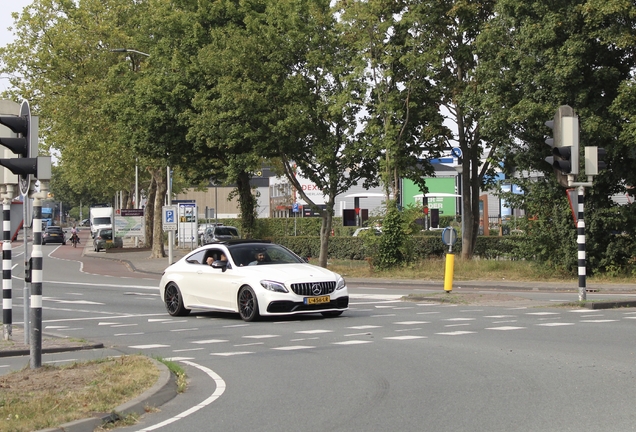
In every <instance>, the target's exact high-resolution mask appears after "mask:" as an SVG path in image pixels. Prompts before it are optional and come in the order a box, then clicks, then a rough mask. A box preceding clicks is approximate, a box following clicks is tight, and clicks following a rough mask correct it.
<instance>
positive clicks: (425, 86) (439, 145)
mask: <svg viewBox="0 0 636 432" xmlns="http://www.w3.org/2000/svg"><path fill="white" fill-rule="evenodd" d="M342 4H343V9H344V11H345V12H344V14H343V19H344V20H346V21H349V22H351V23H352V26H353V27H354V28H355V29H357V38H358V40H359V41H360V48H361V49H360V51H361V53H362V54H363V55H364V58H365V59H367V64H368V70H369V75H370V80H371V82H372V91H371V99H370V103H369V104H368V106H367V110H368V112H369V121H368V122H367V124H366V128H365V133H367V134H368V135H369V136H370V137H372V140H373V141H374V142H376V145H378V146H379V147H380V148H382V149H383V152H384V160H383V172H384V175H383V178H384V181H385V184H387V185H388V186H389V189H390V190H393V191H394V192H395V191H397V190H398V188H397V182H398V180H399V178H400V177H406V178H411V179H412V180H413V181H414V182H415V183H416V184H418V185H420V188H421V190H422V191H424V192H426V191H427V189H426V185H425V183H424V179H423V176H424V175H430V174H431V172H432V168H431V166H430V164H428V163H427V161H426V160H425V159H427V158H434V157H436V156H437V155H438V154H439V152H440V151H441V150H442V149H443V148H450V147H451V146H452V145H453V142H454V143H456V144H455V145H456V146H459V148H460V149H461V150H462V153H463V172H462V174H461V178H462V180H461V181H462V185H463V187H462V191H463V198H462V199H463V201H464V206H463V207H464V214H463V215H462V217H463V218H465V220H466V223H465V224H464V228H465V229H464V231H463V232H462V257H464V258H470V257H472V254H473V250H474V245H475V242H476V239H477V231H478V225H479V190H480V186H482V185H483V184H484V182H485V179H486V178H487V177H486V174H487V173H489V170H490V168H491V167H490V165H489V163H486V164H484V165H481V163H480V162H481V157H482V154H483V153H484V147H485V145H484V137H483V135H482V134H481V132H480V127H479V125H480V121H481V117H482V113H481V111H480V110H479V107H478V106H477V105H475V104H472V103H470V99H469V97H468V96H469V95H470V94H471V93H473V92H474V91H475V81H474V71H475V67H476V64H477V58H476V56H475V49H474V43H475V38H476V37H477V35H478V34H479V31H480V29H481V26H482V25H483V24H484V23H485V22H486V21H487V20H488V19H489V18H490V16H491V15H492V8H493V4H494V2H492V1H480V2H473V1H442V2H439V1H410V0H403V1H399V2H393V1H385V0H370V1H366V2H342ZM445 120H450V121H451V122H452V123H453V124H454V128H455V129H456V132H455V133H454V132H453V131H451V130H450V129H449V128H448V127H446V126H445V124H444V123H445ZM492 144H493V143H491V145H492ZM418 159H419V160H420V161H422V167H421V168H420V170H419V172H418V170H416V169H415V168H416V167H418V165H417V164H416V163H415V162H416V161H417V160H418ZM422 159H424V160H422ZM396 196H397V195H396Z"/></svg>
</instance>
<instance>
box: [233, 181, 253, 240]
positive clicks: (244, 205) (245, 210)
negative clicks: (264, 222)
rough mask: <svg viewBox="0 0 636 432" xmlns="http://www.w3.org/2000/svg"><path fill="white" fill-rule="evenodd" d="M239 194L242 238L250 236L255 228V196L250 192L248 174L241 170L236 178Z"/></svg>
mask: <svg viewBox="0 0 636 432" xmlns="http://www.w3.org/2000/svg"><path fill="white" fill-rule="evenodd" d="M236 188H237V190H238V194H239V202H238V204H239V208H240V209H241V228H242V231H243V232H242V236H243V238H247V239H249V238H252V237H253V236H254V231H255V228H256V198H255V197H254V194H252V186H251V185H250V175H249V173H247V172H241V173H240V174H239V175H238V177H237V179H236Z"/></svg>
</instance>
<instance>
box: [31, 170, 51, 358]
mask: <svg viewBox="0 0 636 432" xmlns="http://www.w3.org/2000/svg"><path fill="white" fill-rule="evenodd" d="M47 191H48V181H40V191H39V192H36V193H34V194H33V249H32V251H31V266H30V271H31V344H30V354H31V363H30V364H31V369H37V368H39V367H40V366H42V279H43V274H42V195H43V194H44V195H46V193H47Z"/></svg>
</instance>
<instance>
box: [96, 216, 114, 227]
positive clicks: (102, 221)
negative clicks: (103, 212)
mask: <svg viewBox="0 0 636 432" xmlns="http://www.w3.org/2000/svg"><path fill="white" fill-rule="evenodd" d="M110 223H111V221H110V218H109V217H96V218H95V219H93V225H110Z"/></svg>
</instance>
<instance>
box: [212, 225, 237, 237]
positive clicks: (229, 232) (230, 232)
mask: <svg viewBox="0 0 636 432" xmlns="http://www.w3.org/2000/svg"><path fill="white" fill-rule="evenodd" d="M214 231H215V233H216V235H217V236H228V237H238V236H239V235H238V231H237V230H236V229H234V228H230V227H216V229H215V230H214Z"/></svg>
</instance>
